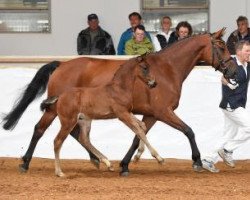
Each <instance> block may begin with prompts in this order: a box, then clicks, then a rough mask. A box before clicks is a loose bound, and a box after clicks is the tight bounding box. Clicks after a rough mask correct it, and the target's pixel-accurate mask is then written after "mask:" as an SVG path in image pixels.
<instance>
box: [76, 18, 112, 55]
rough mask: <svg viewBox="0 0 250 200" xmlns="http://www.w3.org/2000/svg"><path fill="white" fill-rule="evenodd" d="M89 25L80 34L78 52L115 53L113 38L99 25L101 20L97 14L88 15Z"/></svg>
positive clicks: (80, 53) (81, 53)
mask: <svg viewBox="0 0 250 200" xmlns="http://www.w3.org/2000/svg"><path fill="white" fill-rule="evenodd" d="M88 25H89V27H88V28H86V29H84V30H82V31H81V32H80V33H79V34H78V37H77V52H78V54H79V55H115V48H114V44H113V40H112V38H111V36H110V34H109V33H107V32H106V31H105V30H103V29H102V28H101V27H100V26H99V20H98V16H97V15H96V14H90V15H88Z"/></svg>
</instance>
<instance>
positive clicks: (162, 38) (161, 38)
mask: <svg viewBox="0 0 250 200" xmlns="http://www.w3.org/2000/svg"><path fill="white" fill-rule="evenodd" d="M171 26H172V21H171V18H170V17H169V16H164V17H163V18H162V20H161V30H160V31H159V32H158V33H156V35H155V36H154V37H153V44H154V49H155V51H160V50H161V49H163V48H164V47H166V46H167V45H168V41H169V38H170V35H171V33H172V30H170V28H171Z"/></svg>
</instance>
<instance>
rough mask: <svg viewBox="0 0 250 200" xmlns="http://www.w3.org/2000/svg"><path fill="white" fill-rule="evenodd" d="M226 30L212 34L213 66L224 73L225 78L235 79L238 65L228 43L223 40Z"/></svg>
mask: <svg viewBox="0 0 250 200" xmlns="http://www.w3.org/2000/svg"><path fill="white" fill-rule="evenodd" d="M224 32H225V28H223V29H221V30H219V31H217V32H215V33H213V34H211V43H212V47H211V51H210V52H209V53H210V55H211V62H210V63H211V65H212V66H213V67H214V68H215V70H219V71H220V72H222V73H223V75H224V76H225V78H227V79H229V78H232V79H234V78H235V75H236V68H237V65H236V63H235V62H234V60H233V58H232V57H231V55H230V53H229V51H228V49H227V46H226V43H225V42H224V41H223V40H222V36H223V34H224Z"/></svg>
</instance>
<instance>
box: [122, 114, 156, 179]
mask: <svg viewBox="0 0 250 200" xmlns="http://www.w3.org/2000/svg"><path fill="white" fill-rule="evenodd" d="M142 121H143V122H144V123H145V126H146V128H147V130H146V132H145V134H147V132H148V131H149V130H150V129H151V128H152V126H153V125H154V124H155V122H156V119H155V118H154V117H150V116H143V118H142ZM139 142H140V139H139V138H138V137H137V136H135V137H134V140H133V142H132V145H131V146H130V148H129V150H128V152H127V153H126V155H125V156H124V158H123V159H122V161H121V163H120V167H121V172H120V175H121V176H128V175H129V168H128V165H129V163H130V161H131V159H132V156H133V155H134V153H135V151H136V149H137V148H138V146H139Z"/></svg>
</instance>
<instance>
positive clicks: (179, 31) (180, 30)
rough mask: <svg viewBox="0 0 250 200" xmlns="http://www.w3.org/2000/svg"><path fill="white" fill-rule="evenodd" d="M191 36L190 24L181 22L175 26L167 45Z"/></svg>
mask: <svg viewBox="0 0 250 200" xmlns="http://www.w3.org/2000/svg"><path fill="white" fill-rule="evenodd" d="M192 34H193V29H192V26H191V24H189V23H188V22H187V21H181V22H179V23H178V24H177V26H176V28H175V31H174V32H172V33H171V35H170V37H169V40H168V44H172V43H174V42H176V41H178V40H181V39H183V38H186V37H189V36H191V35H192Z"/></svg>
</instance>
